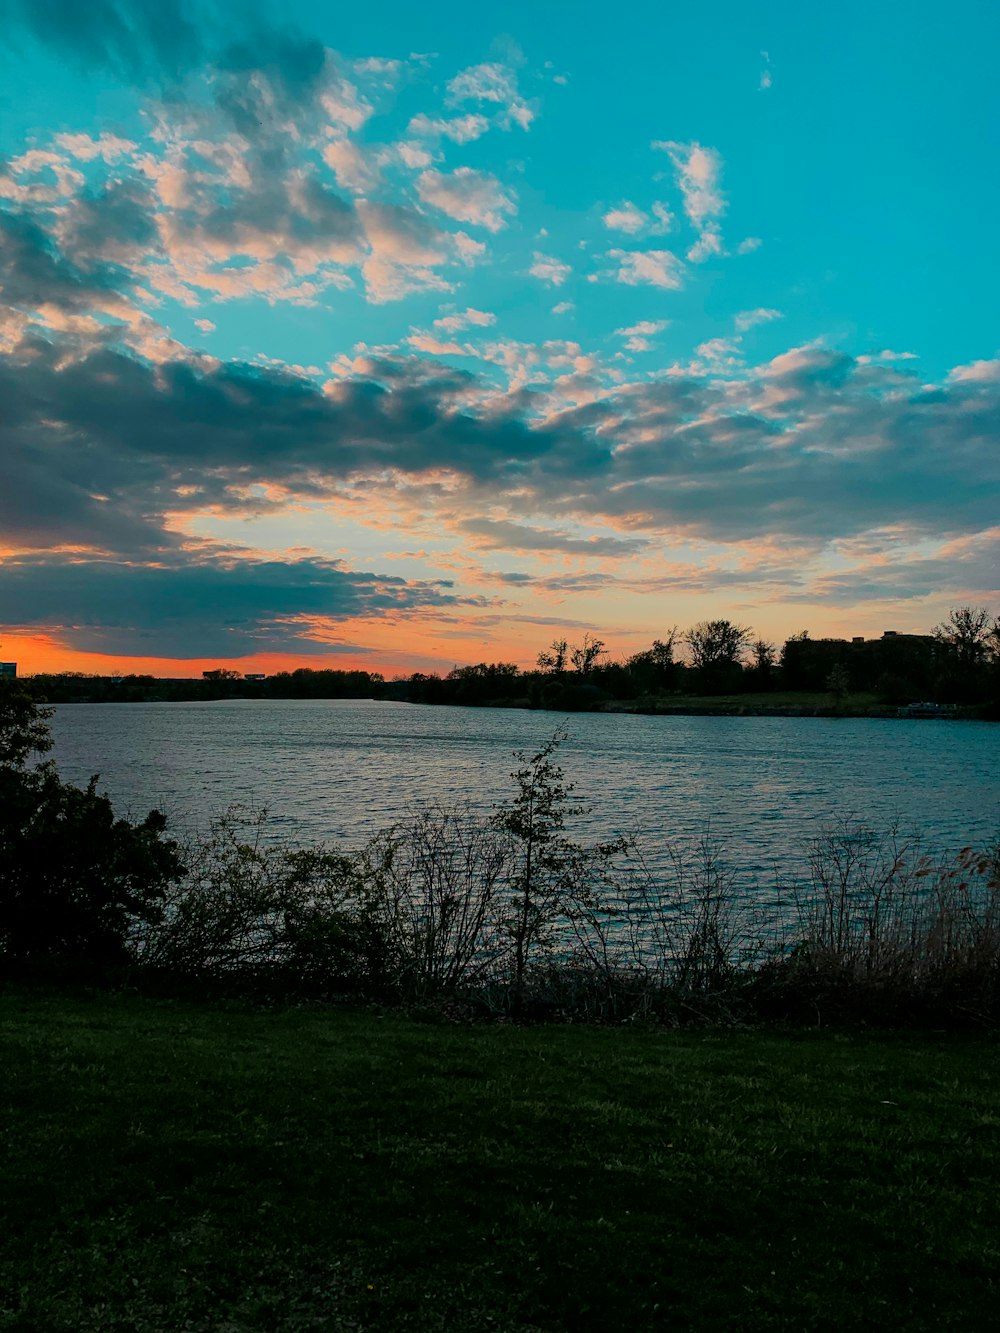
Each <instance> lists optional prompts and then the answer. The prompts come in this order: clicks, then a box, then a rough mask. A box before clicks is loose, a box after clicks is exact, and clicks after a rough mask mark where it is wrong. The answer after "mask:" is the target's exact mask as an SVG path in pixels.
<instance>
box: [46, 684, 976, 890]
mask: <svg viewBox="0 0 1000 1333" xmlns="http://www.w3.org/2000/svg"><path fill="white" fill-rule="evenodd" d="M557 727H563V728H565V730H566V732H567V737H566V740H565V741H564V743H563V744H562V745H561V746H560V749H559V753H558V759H559V762H560V763H561V764H562V765H563V767H564V768H565V770H566V775H567V778H568V779H570V780H571V781H572V782H574V783H575V784H576V790H575V792H574V794H573V796H574V801H575V803H576V804H578V805H580V806H583V807H587V808H588V811H589V813H586V814H584V815H581V816H579V817H577V818H576V819H575V820H573V821H572V829H571V831H572V833H573V834H574V835H576V836H579V837H581V838H584V839H585V838H588V837H605V836H612V835H614V834H617V833H619V832H625V833H635V834H637V835H638V837H639V838H640V840H641V843H642V845H643V847H644V848H646V849H648V851H649V852H650V855H651V858H652V859H653V860H658V859H659V858H658V850H659V849H661V848H662V847H663V845H664V842H665V841H666V840H675V841H679V842H680V843H681V844H682V845H690V844H692V843H694V842H696V841H697V840H698V839H699V838H700V837H702V836H703V835H705V834H709V835H710V836H711V837H712V838H713V839H714V840H717V841H718V842H719V843H720V844H721V845H722V846H723V848H724V851H725V855H726V858H727V859H728V860H729V861H730V862H731V863H733V864H734V866H735V867H736V868H737V870H738V872H739V876H740V878H741V879H742V880H745V881H746V882H747V883H751V882H752V883H755V884H757V885H764V884H766V883H773V882H774V881H775V879H776V878H779V877H783V878H787V877H789V876H795V875H796V874H797V872H798V870H799V869H800V868H801V857H802V851H803V848H804V846H805V844H806V843H807V842H808V839H809V838H810V837H813V836H815V835H817V834H819V833H820V832H821V831H822V829H823V828H824V827H825V826H829V825H830V824H832V823H835V822H836V821H837V820H840V819H842V818H844V817H845V816H855V817H860V818H863V819H865V820H868V821H870V822H873V823H875V824H885V823H887V822H889V821H891V820H895V819H898V820H900V821H901V822H902V825H903V826H904V828H906V829H911V830H916V831H919V832H920V834H921V835H922V836H923V838H924V839H925V841H926V844H927V846H928V849H929V850H932V851H934V852H944V851H950V850H957V849H958V848H959V847H961V846H964V845H965V844H967V843H972V844H975V845H979V846H984V845H986V844H987V843H989V842H990V841H991V840H992V839H994V838H996V836H997V835H998V833H1000V726H997V725H996V724H991V723H987V722H957V721H943V720H934V721H911V720H898V721H897V720H894V719H892V720H890V719H866V720H859V719H830V718H789V717H775V718H763V717H649V716H641V715H636V714H607V713H574V714H572V715H570V716H568V717H561V716H560V715H559V714H556V713H549V712H530V711H525V710H517V709H471V708H444V707H423V706H419V705H412V704H403V703H389V702H374V701H370V700H265V701H222V702H218V703H169V704H157V703H148V704H72V705H63V706H62V707H60V708H58V709H57V710H56V715H55V717H54V718H53V734H54V736H55V740H56V746H55V750H54V757H55V759H56V760H57V762H58V764H59V767H60V770H61V772H62V775H63V777H65V778H68V779H69V780H71V781H74V782H85V781H86V780H87V778H88V777H89V776H90V775H91V774H92V773H100V775H101V780H100V784H99V786H100V789H101V790H102V791H106V792H107V793H108V794H109V795H110V796H111V798H112V799H113V801H114V803H115V806H116V809H118V810H119V811H120V812H121V813H126V812H130V813H131V814H132V815H133V816H141V815H143V814H145V812H146V810H148V809H149V808H151V807H153V806H157V807H159V808H160V809H162V810H164V811H165V812H166V813H167V815H168V816H169V817H170V819H171V823H172V824H173V826H174V827H175V828H180V829H184V830H198V829H203V828H205V827H206V826H207V824H208V822H209V820H210V819H211V818H212V817H213V816H214V815H217V814H220V813H221V812H222V811H224V810H225V809H226V808H227V807H228V806H230V805H232V804H234V803H242V804H246V805H250V806H254V807H256V808H262V807H263V808H266V809H267V810H268V812H269V820H268V829H269V831H270V834H271V835H272V836H275V837H279V836H280V837H282V838H285V839H287V840H288V841H289V842H291V843H294V844H306V843H316V842H337V843H339V844H341V845H342V846H354V845H357V844H358V843H360V842H362V841H364V840H365V839H366V838H367V837H368V836H369V835H370V834H372V833H373V832H375V831H376V830H377V829H380V828H383V827H386V826H387V825H390V824H393V823H395V822H398V821H399V820H401V819H403V818H405V816H406V814H407V812H408V811H411V810H414V809H416V808H418V807H420V806H421V805H427V804H444V805H454V804H456V803H459V802H469V803H470V804H472V805H473V806H474V807H476V808H478V809H481V810H484V811H486V810H489V809H490V808H491V807H492V806H494V805H495V804H498V803H502V802H503V801H504V800H505V799H506V798H507V797H508V795H509V793H510V792H511V790H512V784H511V782H510V779H509V774H510V771H511V769H512V767H514V761H513V758H512V752H513V751H515V750H526V751H532V750H534V749H537V748H538V747H539V746H540V745H542V744H543V743H544V742H545V741H546V740H547V739H548V738H549V737H550V736H551V735H552V734H553V732H554V731H555V730H556V728H557Z"/></svg>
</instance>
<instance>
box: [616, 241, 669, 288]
mask: <svg viewBox="0 0 1000 1333" xmlns="http://www.w3.org/2000/svg"><path fill="white" fill-rule="evenodd" d="M608 258H609V259H612V260H614V261H615V263H616V264H617V268H616V269H613V270H611V271H610V272H609V273H608V274H607V275H605V276H610V277H613V278H614V279H615V281H616V282H621V283H624V284H625V285H626V286H627V287H641V286H649V287H661V288H664V289H667V290H671V291H678V290H679V289H680V288H681V287H682V286H683V274H684V265H683V264H682V263H681V261H680V260H679V259H678V258H677V256H676V255H675V254H673V253H672V252H671V251H670V250H609V251H608Z"/></svg>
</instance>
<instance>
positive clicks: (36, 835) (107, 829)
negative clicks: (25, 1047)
mask: <svg viewBox="0 0 1000 1333" xmlns="http://www.w3.org/2000/svg"><path fill="white" fill-rule="evenodd" d="M49 716H50V714H49V712H48V710H46V709H43V708H40V707H39V706H38V705H37V704H36V703H35V702H34V701H33V700H32V699H31V698H30V696H29V695H28V694H27V693H26V692H25V691H24V690H23V689H22V688H21V687H19V686H14V685H5V686H4V687H3V688H0V961H2V963H3V965H4V967H5V970H7V971H8V972H9V971H14V970H16V971H19V972H25V971H31V970H32V969H35V970H37V969H39V968H43V967H44V968H50V969H51V968H53V967H54V968H55V969H56V970H58V969H59V968H60V967H62V968H66V967H70V966H73V967H79V966H81V965H86V966H90V967H96V968H104V967H114V966H120V965H123V964H125V963H127V962H128V961H129V958H130V950H129V936H130V933H131V931H132V930H133V928H134V926H135V924H136V923H137V922H143V921H145V922H149V921H152V920H154V919H155V918H156V916H157V915H158V913H159V912H160V910H161V904H162V900H163V897H164V894H165V892H166V888H167V886H168V885H169V884H170V883H171V882H172V881H175V880H177V879H178V878H179V877H180V876H181V875H182V874H183V873H184V871H183V866H182V865H181V861H180V858H179V856H178V851H177V844H176V843H174V842H172V841H170V840H168V839H165V838H164V837H163V834H164V831H165V828H166V820H165V818H164V816H163V815H162V814H161V813H160V812H159V811H156V810H154V811H151V812H150V813H149V814H148V815H147V816H146V818H145V819H143V820H142V821H141V822H140V823H137V824H133V823H131V822H130V821H129V820H126V819H116V818H115V815H114V811H113V809H112V806H111V802H110V801H109V800H108V798H107V797H106V796H101V795H99V794H98V792H97V778H96V777H95V778H92V779H91V781H90V782H89V783H88V784H87V786H86V787H84V788H81V787H75V786H73V785H71V784H70V783H66V782H63V781H62V779H61V778H60V777H59V774H58V772H57V770H56V767H55V765H54V764H52V763H51V762H40V763H37V764H36V765H34V766H29V764H28V759H29V758H30V756H31V755H32V754H37V753H43V752H44V751H46V750H47V749H49V748H50V746H51V738H50V736H49V733H48V728H47V725H46V724H47V720H48V717H49Z"/></svg>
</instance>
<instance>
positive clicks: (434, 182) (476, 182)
mask: <svg viewBox="0 0 1000 1333" xmlns="http://www.w3.org/2000/svg"><path fill="white" fill-rule="evenodd" d="M417 192H418V194H419V195H420V198H421V199H422V200H423V201H424V203H427V204H432V205H433V206H434V207H435V208H439V209H440V210H441V212H442V213H446V214H447V215H448V217H450V218H454V219H455V220H456V221H457V222H471V223H473V224H474V225H475V226H478V227H485V228H486V229H487V231H500V230H501V228H503V227H505V226H506V225H507V219H506V217H505V216H504V214H505V213H516V212H517V204H516V203H515V200H514V197H513V195H512V194H509V193H508V192H507V191H506V190H505V189H504V188H503V186H501V184H500V182H499V181H498V180H497V178H496V177H495V176H491V175H490V174H489V172H486V171H473V169H472V168H471V167H457V168H456V169H455V170H454V171H451V172H442V171H425V172H423V173H422V175H421V176H419V177H418V179H417Z"/></svg>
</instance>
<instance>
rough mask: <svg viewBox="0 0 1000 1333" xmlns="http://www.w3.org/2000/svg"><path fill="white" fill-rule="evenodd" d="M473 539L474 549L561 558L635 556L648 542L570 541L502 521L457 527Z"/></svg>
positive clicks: (562, 535)
mask: <svg viewBox="0 0 1000 1333" xmlns="http://www.w3.org/2000/svg"><path fill="white" fill-rule="evenodd" d="M459 526H460V527H461V529H462V531H463V532H467V533H468V534H469V535H470V536H471V537H475V538H477V545H480V546H486V547H490V548H494V549H496V550H505V551H557V552H561V553H563V554H565V555H592V556H621V555H638V554H639V553H640V552H641V551H643V550H644V549H645V548H646V547H648V546H649V542H648V541H646V540H644V539H642V538H632V539H631V540H629V539H622V538H621V537H574V536H572V535H571V534H570V533H568V532H556V531H552V530H551V529H542V528H529V527H525V525H524V524H523V523H511V522H507V521H504V520H502V519H492V518H469V519H466V520H465V521H464V522H462V523H461V524H460V525H459Z"/></svg>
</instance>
